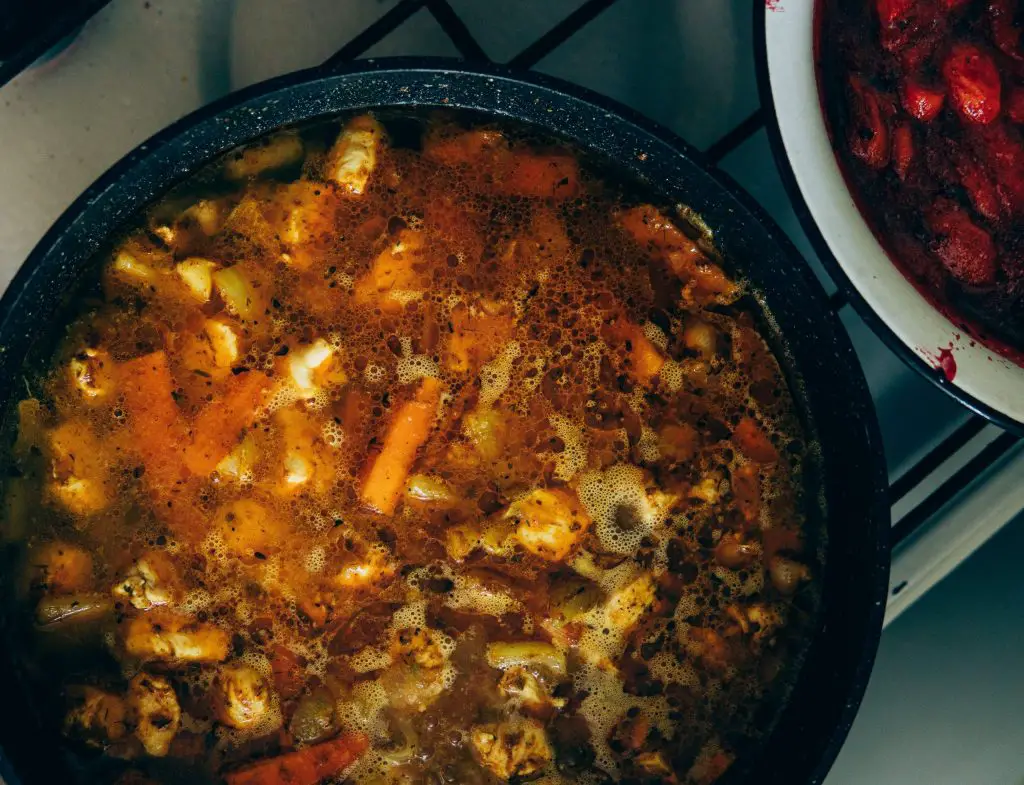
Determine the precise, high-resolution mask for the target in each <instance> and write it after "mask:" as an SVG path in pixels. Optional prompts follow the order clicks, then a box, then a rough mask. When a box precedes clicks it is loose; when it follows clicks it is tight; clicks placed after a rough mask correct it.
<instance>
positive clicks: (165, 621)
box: [124, 610, 230, 664]
mask: <svg viewBox="0 0 1024 785" xmlns="http://www.w3.org/2000/svg"><path fill="white" fill-rule="evenodd" d="M229 642H230V636H229V635H228V633H227V632H226V631H225V630H223V629H221V628H220V627H217V626H216V625H213V624H210V623H209V622H198V621H193V620H192V619H190V618H189V617H187V616H182V615H180V614H177V613H170V612H168V611H163V610H156V611H150V612H149V613H146V614H145V615H143V616H136V617H135V618H133V619H132V620H131V621H130V622H128V629H127V631H126V633H125V639H124V649H125V652H126V653H127V654H128V655H129V656H130V657H135V658H137V659H139V660H142V661H143V662H167V663H177V664H180V663H185V662H220V661H221V660H224V659H225V658H227V656H228V644H229Z"/></svg>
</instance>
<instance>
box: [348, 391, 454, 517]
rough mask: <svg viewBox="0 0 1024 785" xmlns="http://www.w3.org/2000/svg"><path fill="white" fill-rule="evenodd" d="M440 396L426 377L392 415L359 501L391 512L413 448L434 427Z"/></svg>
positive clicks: (423, 440)
mask: <svg viewBox="0 0 1024 785" xmlns="http://www.w3.org/2000/svg"><path fill="white" fill-rule="evenodd" d="M440 398H441V382H439V381H438V380H437V379H434V378H431V377H427V378H425V379H423V381H422V382H421V383H420V387H419V389H418V390H417V391H416V396H415V397H414V398H413V399H412V400H411V401H409V402H407V403H405V404H403V405H402V406H401V408H400V409H399V410H398V412H397V413H396V414H395V417H394V419H393V420H392V421H391V424H390V426H389V427H388V432H387V434H386V435H385V437H384V449H382V450H381V451H380V452H379V453H378V454H377V457H376V458H375V459H374V462H373V466H372V467H371V468H370V471H369V473H368V474H367V476H366V482H364V483H363V489H362V491H361V492H360V494H359V498H360V499H362V501H363V504H365V505H366V506H368V507H370V508H371V509H373V510H376V511H377V512H379V513H382V514H384V515H391V514H392V513H393V512H394V511H395V505H396V504H398V497H399V496H400V495H401V493H402V488H403V486H404V485H405V478H406V477H407V476H408V474H409V470H410V469H411V468H412V464H413V461H415V460H416V451H417V450H419V448H420V447H422V446H423V443H424V442H425V441H426V440H427V437H428V436H429V435H430V430H431V428H433V427H434V420H435V419H436V418H437V403H438V401H439V400H440Z"/></svg>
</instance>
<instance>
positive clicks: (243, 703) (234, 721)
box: [213, 662, 273, 728]
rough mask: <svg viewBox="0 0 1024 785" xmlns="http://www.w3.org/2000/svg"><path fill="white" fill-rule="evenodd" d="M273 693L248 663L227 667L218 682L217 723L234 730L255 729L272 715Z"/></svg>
mask: <svg viewBox="0 0 1024 785" xmlns="http://www.w3.org/2000/svg"><path fill="white" fill-rule="evenodd" d="M272 701H273V691H272V690H271V688H270V685H269V684H268V683H267V680H266V679H265V678H263V676H262V675H260V673H259V672H258V671H256V670H255V669H253V668H252V667H251V666H249V665H246V664H244V663H237V662H236V663H231V664H229V665H225V666H224V667H222V668H221V669H220V670H219V671H217V676H216V677H215V679H214V693H213V705H214V711H215V712H216V713H217V719H219V720H220V721H221V722H223V723H224V724H225V725H229V726H230V727H232V728H251V727H252V726H253V725H258V724H259V723H260V722H261V721H262V720H263V719H264V718H265V717H266V716H267V714H268V712H269V711H270V709H271V703H272Z"/></svg>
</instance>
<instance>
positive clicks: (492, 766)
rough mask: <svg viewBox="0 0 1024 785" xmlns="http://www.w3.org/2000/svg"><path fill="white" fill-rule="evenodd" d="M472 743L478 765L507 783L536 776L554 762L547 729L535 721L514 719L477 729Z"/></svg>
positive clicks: (474, 728)
mask: <svg viewBox="0 0 1024 785" xmlns="http://www.w3.org/2000/svg"><path fill="white" fill-rule="evenodd" d="M470 740H471V741H472V744H473V754H474V756H475V757H476V759H477V762H478V763H480V765H481V766H483V767H484V768H486V769H488V770H489V771H490V772H491V773H492V774H494V775H495V776H496V777H499V778H500V779H503V780H510V779H512V778H513V777H529V776H530V775H532V774H536V773H538V772H539V771H541V770H543V769H544V768H545V767H546V766H547V765H548V764H549V763H550V762H551V758H552V752H551V745H550V744H549V743H548V739H547V736H546V735H545V734H544V726H543V725H541V724H540V723H539V722H537V721H536V720H532V719H523V718H519V717H512V718H510V719H508V720H506V721H503V722H499V723H494V724H489V725H476V726H474V727H473V729H472V731H471V732H470Z"/></svg>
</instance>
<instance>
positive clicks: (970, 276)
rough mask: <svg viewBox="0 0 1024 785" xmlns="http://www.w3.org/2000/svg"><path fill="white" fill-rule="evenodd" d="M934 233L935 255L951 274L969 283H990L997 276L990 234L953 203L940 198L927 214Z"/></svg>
mask: <svg viewBox="0 0 1024 785" xmlns="http://www.w3.org/2000/svg"><path fill="white" fill-rule="evenodd" d="M927 221H928V228H929V229H931V231H932V232H933V233H934V234H935V240H936V245H935V254H936V256H938V257H939V260H940V261H941V262H942V264H943V265H944V266H945V267H946V269H947V270H949V272H950V274H951V275H952V276H953V277H954V278H956V279H957V280H958V281H960V282H961V283H964V284H967V285H968V286H989V285H991V284H992V283H994V282H995V278H996V247H995V243H993V242H992V236H991V235H990V234H989V233H988V232H986V231H985V230H984V229H982V228H981V227H980V226H978V225H977V224H975V223H974V222H973V221H972V220H971V218H970V216H969V215H968V214H967V213H966V212H965V211H964V210H963V209H962V208H961V207H960V206H959V205H958V204H956V203H955V202H951V201H950V200H948V199H939V200H938V201H937V202H936V203H935V205H934V206H933V207H932V209H931V210H930V211H929V212H928V215H927Z"/></svg>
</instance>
